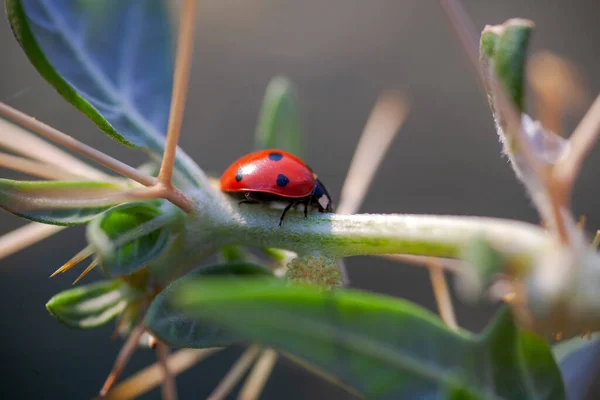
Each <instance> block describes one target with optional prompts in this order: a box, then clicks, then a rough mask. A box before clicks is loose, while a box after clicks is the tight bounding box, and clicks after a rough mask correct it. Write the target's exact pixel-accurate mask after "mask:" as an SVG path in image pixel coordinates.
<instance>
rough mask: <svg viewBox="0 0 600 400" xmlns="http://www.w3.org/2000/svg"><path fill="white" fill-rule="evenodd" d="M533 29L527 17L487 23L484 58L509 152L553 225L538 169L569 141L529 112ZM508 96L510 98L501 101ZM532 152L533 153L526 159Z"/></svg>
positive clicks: (553, 159) (555, 157)
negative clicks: (527, 98)
mask: <svg viewBox="0 0 600 400" xmlns="http://www.w3.org/2000/svg"><path fill="white" fill-rule="evenodd" d="M533 27H534V25H533V22H531V21H529V20H524V19H510V20H508V21H506V22H505V23H504V24H502V25H496V26H486V28H485V29H484V31H483V33H482V34H481V42H480V52H481V60H480V61H481V69H482V72H483V77H484V84H485V87H486V91H487V94H488V99H489V104H490V108H491V110H492V113H493V115H494V120H495V121H496V129H497V131H498V136H499V137H500V140H501V142H502V143H503V145H504V152H505V153H506V155H507V156H508V158H509V159H510V162H511V165H512V167H513V170H514V172H515V174H516V176H517V177H518V178H519V179H520V180H521V181H522V182H523V183H524V184H525V187H526V189H527V191H528V192H529V194H530V195H531V198H532V200H533V201H534V203H535V205H536V208H537V209H538V212H539V213H540V215H541V216H542V219H543V220H544V221H546V222H548V223H550V221H552V220H553V211H552V209H551V202H550V199H549V198H548V194H547V193H546V190H545V184H544V182H542V180H541V178H540V177H539V176H538V175H539V173H538V168H541V167H548V166H551V165H552V164H554V163H556V161H557V160H558V159H560V158H561V156H563V155H564V154H565V152H566V151H568V148H569V142H568V140H567V139H565V138H563V137H561V136H559V135H557V134H555V133H554V132H551V131H547V130H545V129H544V128H543V127H542V126H541V124H540V123H539V122H537V121H533V120H532V119H531V118H530V117H529V116H528V115H527V114H526V113H525V112H524V110H525V101H524V98H525V82H524V71H525V66H526V61H527V49H528V44H529V38H530V36H531V33H532V31H533ZM496 83H497V85H496ZM500 88H503V89H504V91H505V92H506V96H501V93H499V92H498V90H499V89H500ZM503 97H506V99H505V100H506V101H502V98H503ZM527 153H528V154H530V155H532V156H533V157H531V158H530V157H527V156H526V154H527Z"/></svg>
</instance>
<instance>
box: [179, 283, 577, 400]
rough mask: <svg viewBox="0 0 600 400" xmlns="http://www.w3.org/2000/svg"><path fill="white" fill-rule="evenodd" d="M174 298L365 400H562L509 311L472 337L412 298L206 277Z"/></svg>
mask: <svg viewBox="0 0 600 400" xmlns="http://www.w3.org/2000/svg"><path fill="white" fill-rule="evenodd" d="M176 298H177V299H178V301H179V304H180V305H181V306H182V307H185V309H187V311H188V312H189V313H190V314H191V315H196V316H198V317H203V318H208V319H210V320H213V321H215V322H218V323H221V324H223V325H224V326H226V327H229V328H230V329H232V330H234V331H235V332H239V334H241V335H244V336H245V337H246V338H247V339H249V340H252V341H256V342H259V343H262V344H265V345H268V346H273V347H275V348H277V349H279V350H282V351H287V352H290V353H292V354H294V355H297V356H299V357H301V358H303V359H305V360H306V361H308V362H310V363H312V364H314V365H316V366H317V368H320V369H322V370H324V371H325V372H326V373H329V374H332V375H334V376H337V378H338V379H339V380H340V381H342V382H343V383H345V384H347V385H350V386H352V387H354V388H355V389H356V390H358V391H359V392H360V393H362V394H363V395H364V396H365V397H367V398H369V399H425V398H427V399H443V398H447V396H449V395H450V394H451V395H452V396H458V395H461V397H460V398H472V399H500V398H506V399H523V400H525V399H564V398H565V396H564V391H563V388H562V384H561V380H560V373H559V371H558V368H557V366H556V365H555V363H554V361H553V358H552V354H551V352H550V349H549V347H548V346H547V345H546V343H545V342H544V341H543V340H542V339H540V338H538V337H537V336H533V335H531V334H528V333H524V332H521V331H519V330H518V329H517V327H516V326H515V324H514V322H513V319H512V317H511V315H510V313H509V312H508V311H507V310H506V309H504V310H503V311H502V312H501V313H500V314H499V315H498V316H497V318H496V319H495V321H494V322H493V323H492V324H491V325H490V327H488V328H487V330H486V331H485V332H484V333H483V334H482V335H481V336H472V335H470V334H467V333H455V332H453V331H451V330H449V329H448V328H447V327H446V326H445V325H443V324H442V322H441V321H440V320H439V318H437V317H436V316H434V315H433V314H431V313H430V312H428V311H426V310H424V309H422V308H420V307H418V306H417V305H414V304H412V303H410V302H407V301H403V300H398V299H393V298H390V297H386V296H380V295H375V294H370V293H365V292H360V291H356V290H348V289H339V290H335V291H319V290H317V289H315V288H311V287H290V286H285V285H283V284H281V283H278V282H275V281H269V282H265V281H264V280H260V279H256V278H255V279H254V280H252V279H245V280H236V281H229V282H224V281H219V280H218V279H211V280H208V279H206V280H204V282H195V283H189V284H187V285H185V286H182V287H181V292H180V293H179V294H178V295H177V296H176ZM453 398H456V397H453Z"/></svg>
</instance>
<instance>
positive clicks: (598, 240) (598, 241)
mask: <svg viewBox="0 0 600 400" xmlns="http://www.w3.org/2000/svg"><path fill="white" fill-rule="evenodd" d="M598 246H600V230H597V231H596V235H595V236H594V240H592V247H593V248H594V249H597V248H598Z"/></svg>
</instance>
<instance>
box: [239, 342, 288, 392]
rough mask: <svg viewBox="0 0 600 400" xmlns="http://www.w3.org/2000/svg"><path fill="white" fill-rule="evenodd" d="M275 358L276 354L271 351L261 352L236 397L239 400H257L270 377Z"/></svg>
mask: <svg viewBox="0 0 600 400" xmlns="http://www.w3.org/2000/svg"><path fill="white" fill-rule="evenodd" d="M277 358H278V355H277V352H276V351H275V350H273V349H265V350H264V351H263V352H262V354H261V356H260V358H259V359H258V361H257V362H256V364H255V365H254V368H252V372H250V376H249V377H248V378H247V379H246V383H245V384H244V386H243V387H242V390H241V391H240V395H239V396H238V399H239V400H256V399H258V397H259V396H260V393H261V392H262V390H263V388H264V387H265V384H266V383H267V380H268V379H269V376H270V375H271V371H273V367H274V366H275V363H276V362H277Z"/></svg>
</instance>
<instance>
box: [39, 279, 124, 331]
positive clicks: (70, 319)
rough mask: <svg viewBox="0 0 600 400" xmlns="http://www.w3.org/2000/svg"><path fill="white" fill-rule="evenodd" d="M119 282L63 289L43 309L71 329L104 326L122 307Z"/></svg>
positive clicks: (122, 301)
mask: <svg viewBox="0 0 600 400" xmlns="http://www.w3.org/2000/svg"><path fill="white" fill-rule="evenodd" d="M120 284H121V283H120V282H119V281H118V280H113V281H101V282H97V283H92V284H90V285H85V286H79V287H76V288H73V289H69V290H65V291H63V292H60V293H58V294H57V295H55V296H54V297H52V298H51V299H50V300H49V301H48V303H47V304H46V308H47V309H48V311H50V314H52V316H53V317H55V318H56V319H58V320H59V321H60V322H62V323H63V324H65V325H67V326H70V327H71V328H79V329H88V328H95V327H97V326H100V325H103V324H105V323H107V322H108V321H110V320H111V319H113V318H114V317H116V316H117V315H119V314H120V313H121V312H123V310H124V309H125V307H126V305H127V301H126V300H125V299H124V298H123V297H122V296H121V292H120V290H119V286H120Z"/></svg>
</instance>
